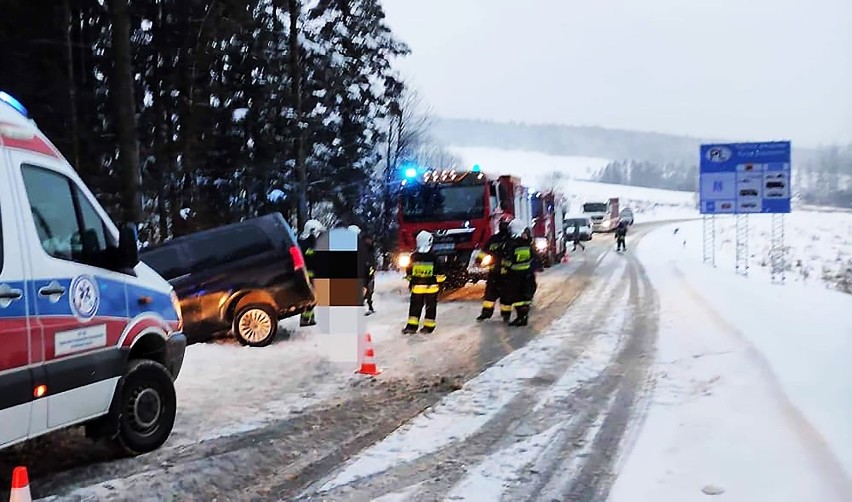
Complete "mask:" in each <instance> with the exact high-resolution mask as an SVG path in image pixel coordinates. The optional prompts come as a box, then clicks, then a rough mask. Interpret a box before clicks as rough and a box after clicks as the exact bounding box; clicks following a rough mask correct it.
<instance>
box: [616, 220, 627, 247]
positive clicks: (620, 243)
mask: <svg viewBox="0 0 852 502" xmlns="http://www.w3.org/2000/svg"><path fill="white" fill-rule="evenodd" d="M626 236H627V222H625V221H623V220H622V221H620V222H618V227H616V229H615V242H616V245H615V249H616V250H617V251H627V244H626V243H625V242H624V238H625V237H626Z"/></svg>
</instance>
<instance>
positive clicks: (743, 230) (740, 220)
mask: <svg viewBox="0 0 852 502" xmlns="http://www.w3.org/2000/svg"><path fill="white" fill-rule="evenodd" d="M736 270H737V273H738V274H740V275H743V276H748V215H747V214H738V215H737V266H736Z"/></svg>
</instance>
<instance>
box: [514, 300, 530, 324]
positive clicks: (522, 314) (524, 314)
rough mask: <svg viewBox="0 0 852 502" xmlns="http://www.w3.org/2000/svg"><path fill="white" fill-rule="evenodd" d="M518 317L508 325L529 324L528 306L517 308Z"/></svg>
mask: <svg viewBox="0 0 852 502" xmlns="http://www.w3.org/2000/svg"><path fill="white" fill-rule="evenodd" d="M517 312H518V317H516V318H515V320H514V321H512V322H510V323H509V326H526V325H527V324H529V318H530V308H529V306H526V305H524V306H521V307H517Z"/></svg>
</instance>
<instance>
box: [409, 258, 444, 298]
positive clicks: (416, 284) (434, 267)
mask: <svg viewBox="0 0 852 502" xmlns="http://www.w3.org/2000/svg"><path fill="white" fill-rule="evenodd" d="M405 279H406V280H407V281H408V282H409V286H410V289H411V292H412V293H414V294H421V295H422V294H430V293H437V292H439V291H440V289H441V284H442V283H443V282H444V281H445V280H446V276H445V275H444V267H443V264H442V263H441V262H440V261H438V257H437V256H436V255H435V253H433V252H432V251H429V252H427V253H421V252H419V251H418V252H416V253H414V254H412V255H411V263H410V264H409V265H408V267H406V269H405Z"/></svg>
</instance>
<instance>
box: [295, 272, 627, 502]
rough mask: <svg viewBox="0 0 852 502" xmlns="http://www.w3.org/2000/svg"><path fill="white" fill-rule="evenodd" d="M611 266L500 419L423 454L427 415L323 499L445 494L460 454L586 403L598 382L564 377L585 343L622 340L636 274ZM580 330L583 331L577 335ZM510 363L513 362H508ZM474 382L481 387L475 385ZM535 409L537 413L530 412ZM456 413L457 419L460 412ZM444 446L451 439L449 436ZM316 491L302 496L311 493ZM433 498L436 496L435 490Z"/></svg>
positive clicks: (609, 347)
mask: <svg viewBox="0 0 852 502" xmlns="http://www.w3.org/2000/svg"><path fill="white" fill-rule="evenodd" d="M607 268H608V270H607V272H608V275H607V276H606V277H602V278H599V279H598V280H597V281H596V282H595V283H594V285H593V286H592V287H591V289H589V290H588V291H587V292H586V293H584V294H583V295H582V296H581V297H580V298H579V300H578V301H577V303H576V304H575V305H574V306H573V307H572V308H571V309H570V311H569V313H568V314H567V315H565V316H564V317H563V318H562V319H560V320H559V321H558V322H557V323H555V325H554V327H553V328H554V331H556V333H551V334H543V335H542V340H541V341H542V342H544V341H550V340H553V341H550V343H551V344H553V345H551V348H556V349H558V350H556V351H555V352H554V353H553V354H551V355H550V356H549V358H548V361H547V364H544V365H534V366H540V368H538V369H536V371H534V372H531V373H530V374H529V375H526V376H528V377H531V378H528V379H527V382H523V381H520V380H519V379H518V378H517V376H515V375H512V380H513V381H512V382H511V383H513V384H514V385H515V386H516V387H518V388H519V389H516V390H515V392H514V393H513V394H514V396H513V397H511V399H510V400H509V401H508V402H506V401H504V402H502V403H501V404H502V406H501V407H500V410H499V412H498V414H497V415H496V416H494V417H493V418H490V419H488V420H487V421H486V423H485V424H482V423H480V424H477V425H478V426H479V427H481V429H480V430H479V431H478V432H477V433H476V434H474V435H472V436H467V437H466V438H465V437H459V438H457V439H456V441H455V442H450V444H449V445H448V446H446V447H445V448H443V449H440V450H438V451H437V452H434V453H428V452H427V454H425V455H424V454H423V453H424V452H422V451H416V450H415V451H412V449H411V448H410V447H409V449H408V451H406V445H407V444H409V437H410V438H411V439H410V440H414V437H413V436H414V435H415V432H414V431H417V430H418V429H417V428H418V427H421V426H422V427H423V428H422V429H420V433H421V434H427V433H428V432H429V429H426V428H427V427H429V425H428V418H423V419H422V420H421V422H422V424H421V423H416V422H417V421H416V420H415V423H413V424H409V427H407V428H403V429H401V430H400V431H398V432H397V433H395V434H394V435H391V436H389V437H388V438H387V439H386V443H385V444H384V445H381V444H380V445H379V446H378V447H377V449H378V451H382V450H384V451H385V452H386V455H387V456H386V457H385V458H383V459H378V462H379V463H378V464H373V465H372V466H371V468H369V469H368V468H367V466H369V463H370V458H371V455H377V454H376V451H377V450H376V449H374V450H372V451H371V450H369V449H368V450H367V451H366V452H365V453H364V455H362V456H360V457H359V458H358V459H356V460H355V462H354V463H351V464H349V466H347V468H344V469H343V471H342V472H340V473H339V475H338V476H337V477H336V478H335V479H332V480H331V481H329V482H328V483H326V484H325V485H322V486H319V489H320V491H321V495H322V497H323V498H325V497H326V496H328V497H331V498H333V499H335V500H340V499H342V497H344V496H354V494H355V493H357V497H355V498H354V499H353V500H361V499H362V498H363V499H364V500H367V499H371V498H374V497H377V496H379V495H382V494H385V493H388V492H389V491H390V492H393V491H399V490H404V489H405V488H406V487H408V486H412V485H414V484H417V483H422V482H425V483H424V484H423V486H424V487H428V490H429V491H430V492H431V493H433V494H434V493H435V492H436V491H438V492H446V491H449V490H450V489H451V488H452V486H453V484H455V483H456V482H457V481H458V479H459V478H460V477H461V476H462V475H463V474H464V472H463V471H464V469H463V466H462V468H459V466H458V465H457V463H456V462H455V459H459V458H462V459H476V458H480V457H484V456H486V455H488V454H489V453H492V452H493V450H494V449H495V445H497V446H496V447H497V448H499V447H501V446H500V445H499V444H498V443H499V442H500V441H501V438H503V437H506V436H507V435H509V436H512V435H514V436H517V437H529V436H534V435H536V434H541V433H544V432H545V431H547V430H548V429H551V428H554V427H557V426H558V424H560V422H562V421H564V413H565V412H570V411H571V407H572V406H573V405H572V403H575V402H584V401H585V400H587V399H588V397H587V396H585V394H588V393H589V392H590V391H592V390H593V389H595V388H596V387H597V386H596V385H595V383H594V382H587V383H588V385H586V386H580V385H574V386H573V387H571V388H566V385H568V383H567V381H566V380H564V379H563V380H559V376H560V374H564V373H565V372H566V371H565V368H566V367H569V368H570V367H572V365H573V364H575V363H577V362H578V361H582V360H584V358H583V357H580V356H581V354H580V353H581V352H582V350H581V349H582V348H586V346H587V345H589V342H590V341H593V342H594V343H592V344H591V345H592V346H593V347H590V348H594V351H595V352H597V351H601V350H603V351H604V352H605V353H606V352H607V351H608V352H609V355H610V356H612V355H614V353H615V351H616V348H617V346H618V339H619V338H620V335H618V333H620V332H621V331H622V328H623V326H624V324H625V323H626V322H627V319H626V317H625V312H624V311H623V310H618V309H616V310H615V311H612V310H611V305H613V304H615V305H621V304H626V303H627V300H628V296H627V286H628V284H629V282H630V278H629V276H628V275H626V274H623V273H622V274H620V275H621V276H622V277H621V278H617V279H616V280H613V281H610V280H609V278H610V276H612V275H615V274H618V273H620V272H622V271H623V270H625V266H624V264H619V263H618V262H615V261H614V260H613V263H611V264H610V266H609V267H607ZM619 292H621V293H619ZM601 319H607V322H605V323H604V324H603V325H601V324H599V323H600V320H601ZM577 332H579V335H574V333H577ZM560 334H561V336H560ZM607 335H608V337H609V340H607ZM537 341H538V340H537ZM565 342H568V343H567V344H566V343H565ZM534 343H536V342H532V343H531V346H528V348H529V349H530V350H532V349H533V348H534V346H533V345H532V344H534ZM602 346H603V347H602ZM521 350H525V349H521ZM510 357H511V356H510ZM578 358H579V359H578ZM507 359H509V358H507ZM585 359H591V360H592V362H593V363H594V362H596V363H597V366H598V369H597V372H598V373H599V372H601V371H603V370H605V369H606V368H607V365H608V364H609V363H610V357H605V356H602V355H600V354H597V353H596V354H594V355H592V357H588V355H585ZM504 363H505V364H509V363H507V362H506V361H505V360H504ZM586 366H588V364H586ZM486 373H487V371H486ZM568 373H569V374H570V373H571V371H570V370H569V371H568ZM594 375H595V372H594V371H590V370H589V368H583V369H582V370H578V373H577V375H576V376H575V377H572V378H573V380H575V384H578V383H579V381H580V380H586V379H587V378H589V377H591V378H593V377H594ZM558 380H559V381H558ZM472 383H474V384H475V382H472ZM504 397H505V396H504ZM545 398H547V401H545ZM543 402H547V406H543V405H542V403H543ZM560 405H561V406H560ZM563 407H564V408H563ZM530 410H535V411H534V412H533V413H530ZM437 411H438V410H437V409H436V412H437ZM574 411H577V410H574ZM425 416H426V417H428V416H429V415H428V414H427V415H425ZM455 418H456V420H457V417H455ZM484 418H489V417H484ZM448 425H449V424H448ZM409 431H411V432H409ZM464 439H466V441H464ZM437 441H440V439H439V440H437ZM444 443H445V444H446V443H447V441H444ZM438 446H441V445H440V444H432V445H429V447H430V449H432V450H435V449H437V447H438ZM509 447H511V445H509ZM412 457H414V458H412ZM374 458H375V457H374ZM406 460H407V462H406ZM400 462H403V463H402V465H397V466H396V467H394V464H399V463H400ZM435 477H440V480H439V481H438V482H435V481H433V479H434V478H435ZM310 493H311V492H308V493H306V494H303V495H305V496H309V494H310ZM416 498H417V497H415V499H416ZM429 498H432V496H431V495H430V497H429Z"/></svg>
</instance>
